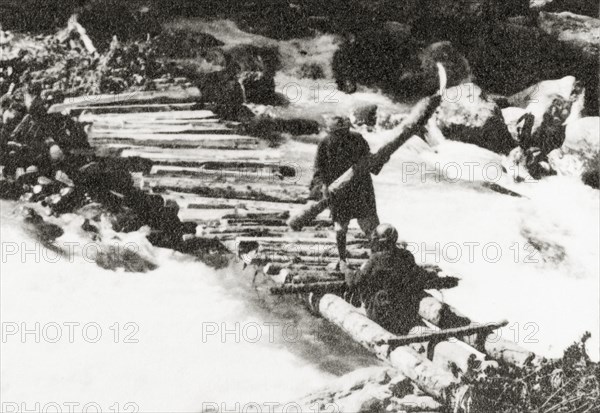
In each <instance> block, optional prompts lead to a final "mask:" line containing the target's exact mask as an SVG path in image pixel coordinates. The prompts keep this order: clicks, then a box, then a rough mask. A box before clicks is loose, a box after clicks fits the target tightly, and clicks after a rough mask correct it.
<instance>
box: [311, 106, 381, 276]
mask: <svg viewBox="0 0 600 413" xmlns="http://www.w3.org/2000/svg"><path fill="white" fill-rule="evenodd" d="M329 132H330V133H329V135H328V136H327V137H326V138H325V139H324V140H322V141H321V142H320V143H319V147H318V149H317V155H316V159H315V175H314V178H313V185H321V186H322V193H323V197H324V198H325V199H327V200H328V203H329V209H330V210H331V218H332V220H333V222H334V225H335V233H336V243H337V248H338V253H339V257H340V260H339V263H338V265H337V269H339V270H340V271H345V270H346V268H347V265H346V255H347V254H346V235H347V233H348V224H349V223H350V220H352V219H357V221H358V225H359V226H360V228H361V229H362V231H363V232H364V233H365V234H366V235H367V236H371V232H372V231H373V230H374V229H375V227H377V225H378V224H379V218H378V216H377V207H376V203H375V192H374V189H373V181H372V180H371V175H370V172H369V171H357V173H356V175H355V176H354V178H353V179H352V181H351V182H350V184H349V185H348V186H347V187H345V188H344V189H343V190H342V191H338V192H337V193H336V194H335V195H334V194H330V193H329V191H328V187H329V185H331V184H332V183H333V182H334V181H335V180H336V179H337V178H339V177H340V176H341V175H342V174H344V172H346V170H348V169H350V168H351V167H352V166H353V165H355V164H356V163H357V162H358V161H359V160H361V159H362V158H364V157H366V156H370V155H371V153H370V149H369V144H368V143H367V141H366V140H365V139H364V138H363V137H362V135H360V134H359V133H356V132H351V131H350V120H349V119H348V118H347V117H342V116H336V117H334V118H333V120H332V122H331V124H330V126H329Z"/></svg>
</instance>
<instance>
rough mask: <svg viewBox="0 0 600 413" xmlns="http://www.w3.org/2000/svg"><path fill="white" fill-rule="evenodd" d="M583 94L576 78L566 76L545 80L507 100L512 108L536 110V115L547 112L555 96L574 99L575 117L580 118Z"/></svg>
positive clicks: (573, 110) (573, 109)
mask: <svg viewBox="0 0 600 413" xmlns="http://www.w3.org/2000/svg"><path fill="white" fill-rule="evenodd" d="M583 93H584V91H583V90H582V89H581V86H579V85H578V84H577V79H576V78H575V77H574V76H565V77H563V78H561V79H553V80H543V81H541V82H538V83H536V84H534V85H531V86H530V87H528V88H526V89H524V90H522V91H520V92H517V93H515V94H513V95H512V96H509V97H508V98H507V100H508V104H509V105H510V106H514V107H519V108H523V109H528V110H531V109H532V108H538V107H541V109H534V112H536V113H534V115H538V114H539V113H543V112H545V111H546V107H547V106H548V104H549V102H551V100H552V99H553V97H554V96H560V97H562V98H563V99H565V100H566V99H569V98H571V97H573V98H574V100H575V102H576V104H575V107H574V108H572V109H571V110H572V112H573V114H574V115H573V116H574V117H580V116H581V111H582V110H583V109H582V106H583V96H582V95H583Z"/></svg>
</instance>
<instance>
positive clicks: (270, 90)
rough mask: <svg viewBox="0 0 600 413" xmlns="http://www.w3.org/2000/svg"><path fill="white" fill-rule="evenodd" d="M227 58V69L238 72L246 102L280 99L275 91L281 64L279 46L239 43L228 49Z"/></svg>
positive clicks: (270, 101) (260, 102)
mask: <svg viewBox="0 0 600 413" xmlns="http://www.w3.org/2000/svg"><path fill="white" fill-rule="evenodd" d="M226 59H227V70H228V71H230V72H232V73H237V76H238V81H239V82H240V83H241V85H242V86H243V89H244V93H245V101H246V102H252V103H259V104H273V102H278V101H279V99H278V96H277V95H276V93H275V73H276V72H277V70H278V69H279V68H280V65H281V64H280V58H279V52H278V50H277V48H275V47H266V46H264V47H261V46H256V45H252V44H243V45H237V46H234V47H232V48H230V49H228V50H227V52H226Z"/></svg>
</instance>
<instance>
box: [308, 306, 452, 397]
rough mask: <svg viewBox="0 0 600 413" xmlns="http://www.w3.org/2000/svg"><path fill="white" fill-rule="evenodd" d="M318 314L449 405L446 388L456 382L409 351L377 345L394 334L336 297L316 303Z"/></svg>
mask: <svg viewBox="0 0 600 413" xmlns="http://www.w3.org/2000/svg"><path fill="white" fill-rule="evenodd" d="M319 312H320V314H321V315H322V316H323V317H324V318H326V319H327V320H328V321H329V322H331V323H332V324H335V325H336V326H338V327H340V328H341V329H342V330H344V331H345V332H346V333H347V334H348V335H350V337H352V339H354V340H355V341H356V342H358V343H360V344H361V345H362V346H363V347H365V348H367V349H368V350H370V351H371V352H372V353H374V354H375V355H376V356H377V357H378V358H379V359H381V360H384V361H389V362H390V363H391V364H392V365H393V366H394V367H396V368H397V369H398V370H399V371H400V372H401V373H402V374H404V375H405V376H406V377H408V378H409V379H411V380H412V381H413V382H415V383H416V384H417V386H419V388H420V389H421V390H423V391H424V392H426V393H427V394H429V395H431V396H433V397H435V398H436V399H438V400H441V401H443V402H447V401H449V402H450V404H453V397H452V394H450V390H449V388H450V387H451V385H453V384H454V385H457V384H458V379H457V378H455V377H454V376H453V375H452V374H451V373H450V372H449V371H447V370H445V369H442V368H441V367H439V366H436V365H435V364H433V362H431V361H430V360H428V359H427V358H425V357H423V356H422V355H420V354H419V353H417V352H416V351H415V350H413V349H412V348H410V347H398V348H396V349H390V347H389V346H388V345H387V344H379V343H386V342H387V341H389V340H391V339H393V338H394V337H395V336H394V334H392V333H390V332H389V331H387V330H385V329H384V328H382V327H381V326H380V325H378V324H377V323H375V322H373V321H371V320H369V319H368V318H367V317H366V316H365V315H363V314H362V313H361V312H360V310H359V309H357V308H356V307H354V306H353V305H351V304H349V303H347V302H345V301H344V300H343V299H342V298H340V297H338V296H336V295H333V294H325V295H324V296H323V297H322V298H321V300H320V301H319Z"/></svg>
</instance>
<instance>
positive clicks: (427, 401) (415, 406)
mask: <svg viewBox="0 0 600 413" xmlns="http://www.w3.org/2000/svg"><path fill="white" fill-rule="evenodd" d="M442 407H443V406H442V405H441V404H440V403H438V402H437V401H435V400H434V399H433V398H432V397H429V396H417V395H412V394H411V395H408V396H405V397H402V398H396V397H393V398H392V399H391V400H390V405H389V406H388V408H387V411H389V412H397V411H401V412H437V411H441V409H442Z"/></svg>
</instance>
